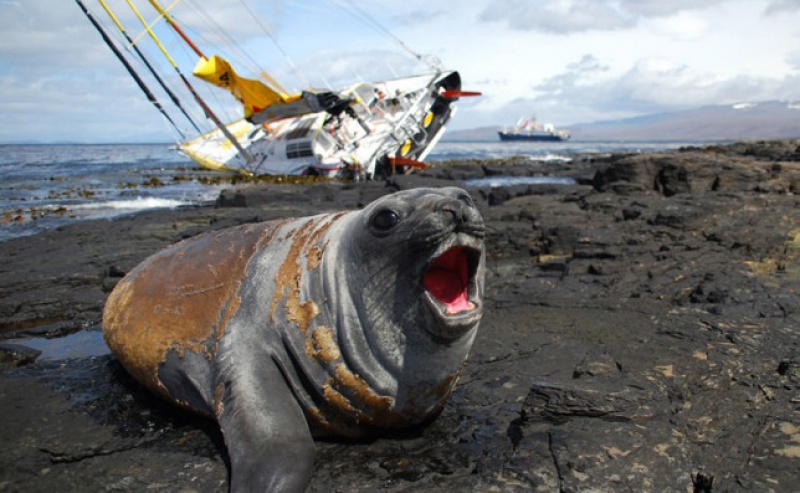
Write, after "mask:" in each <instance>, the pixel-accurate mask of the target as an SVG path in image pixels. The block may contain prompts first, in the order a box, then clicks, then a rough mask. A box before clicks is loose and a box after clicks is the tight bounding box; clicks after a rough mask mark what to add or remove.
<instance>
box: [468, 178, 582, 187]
mask: <svg viewBox="0 0 800 493" xmlns="http://www.w3.org/2000/svg"><path fill="white" fill-rule="evenodd" d="M575 184H577V182H576V181H575V179H574V178H570V177H568V176H489V177H486V178H475V179H472V180H464V186H465V187H467V188H480V187H486V186H488V187H492V188H495V187H509V186H514V185H575Z"/></svg>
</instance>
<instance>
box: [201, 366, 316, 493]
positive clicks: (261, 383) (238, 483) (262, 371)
mask: <svg viewBox="0 0 800 493" xmlns="http://www.w3.org/2000/svg"><path fill="white" fill-rule="evenodd" d="M257 366H259V368H247V369H245V370H244V371H242V372H241V373H240V374H238V375H236V376H234V377H233V378H228V379H225V381H223V382H222V383H221V384H220V385H223V386H224V387H223V388H221V389H220V390H222V392H223V393H222V395H221V396H219V397H218V401H217V406H216V409H217V419H218V420H219V424H220V427H221V428H222V433H223V435H224V436H225V445H226V446H227V449H228V455H229V456H230V461H231V483H230V484H231V488H230V491H231V492H232V493H251V492H262V491H269V492H273V491H274V492H302V491H304V490H305V488H306V486H307V485H308V481H309V479H310V478H311V471H312V469H313V464H314V441H313V439H312V438H311V432H310V431H309V429H308V424H307V423H306V419H305V416H304V415H303V411H302V409H301V408H300V405H299V404H298V403H297V401H296V399H295V398H294V395H293V394H292V392H291V391H290V390H289V388H288V387H287V385H286V382H285V381H284V380H283V377H282V375H281V373H280V371H279V370H278V369H277V367H275V365H274V364H273V363H272V362H271V361H263V362H260V363H259V364H257Z"/></svg>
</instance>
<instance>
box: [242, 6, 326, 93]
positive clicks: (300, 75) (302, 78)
mask: <svg viewBox="0 0 800 493" xmlns="http://www.w3.org/2000/svg"><path fill="white" fill-rule="evenodd" d="M239 3H241V4H242V6H243V7H244V8H245V10H247V12H248V13H249V14H250V16H251V17H252V18H253V20H255V21H256V24H258V26H259V27H260V28H261V30H262V31H263V32H264V34H265V35H266V36H267V37H268V38H269V39H270V41H272V44H273V45H275V48H276V49H277V50H278V51H279V52H280V53H281V55H283V59H284V60H286V63H288V64H289V67H290V68H291V70H292V72H294V75H295V77H297V78H298V79H300V81H301V82H303V83H304V84H305V85H306V86H308V87H311V84H310V82H309V80H308V77H307V76H306V74H305V73H303V72H302V71H301V70H300V69H299V68H297V65H295V64H294V60H292V57H290V56H289V54H288V53H287V52H286V50H284V49H283V46H281V44H280V43H279V42H278V39H277V38H276V37H275V36H274V35H273V34H272V32H271V31H270V30H269V29H268V28H267V26H265V25H264V23H263V22H261V18H260V17H259V16H258V15H257V14H256V13H255V12H253V9H251V8H250V6H249V5H247V2H246V0H239ZM263 75H265V74H264V73H263V71H262V76H263ZM270 79H271V80H273V81H274V79H272V77H271V76H270V77H268V80H270ZM276 87H280V84H279V85H278V86H276ZM282 91H283V92H285V93H288V92H289V91H287V90H285V89H282Z"/></svg>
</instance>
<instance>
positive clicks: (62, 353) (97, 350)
mask: <svg viewBox="0 0 800 493" xmlns="http://www.w3.org/2000/svg"><path fill="white" fill-rule="evenodd" d="M2 342H4V343H9V344H18V345H20V346H25V347H28V348H31V349H35V350H37V351H41V354H40V355H39V356H38V357H37V358H36V359H37V360H38V361H57V360H64V359H76V358H89V357H92V356H104V355H106V354H110V353H111V350H110V349H109V348H108V346H107V345H106V343H105V341H104V340H103V333H102V332H101V331H99V330H79V331H78V332H74V333H72V334H69V335H66V336H63V337H53V338H50V339H48V338H45V337H23V338H19V339H7V340H4V341H2Z"/></svg>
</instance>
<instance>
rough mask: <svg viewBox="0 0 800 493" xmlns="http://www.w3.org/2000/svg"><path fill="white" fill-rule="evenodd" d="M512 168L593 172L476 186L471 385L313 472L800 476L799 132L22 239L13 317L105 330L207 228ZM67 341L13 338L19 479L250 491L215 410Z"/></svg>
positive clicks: (53, 332)
mask: <svg viewBox="0 0 800 493" xmlns="http://www.w3.org/2000/svg"><path fill="white" fill-rule="evenodd" d="M497 175H515V176H521V175H528V176H540V175H549V176H569V177H572V178H574V181H575V182H574V184H571V185H515V186H508V187H496V188H488V187H479V188H473V189H471V192H472V194H473V196H474V197H475V199H476V202H477V203H478V204H479V207H480V208H481V209H482V213H483V215H484V218H485V220H486V222H487V225H488V230H489V236H488V239H487V248H488V262H487V264H488V277H487V295H486V302H487V310H486V315H485V318H484V322H483V323H482V325H481V329H480V333H479V336H478V339H477V341H476V343H475V346H474V349H473V351H472V353H471V356H470V359H469V362H468V364H467V366H466V368H465V371H464V374H463V376H462V378H461V380H460V382H459V386H458V389H457V390H456V392H455V394H454V395H453V397H452V399H451V400H450V401H449V403H448V405H447V406H446V408H445V410H444V412H443V413H442V415H441V416H440V417H439V419H437V420H436V421H435V422H434V423H433V424H431V425H430V426H428V427H427V428H425V429H424V430H421V431H418V432H416V433H413V434H406V435H403V436H396V437H385V438H380V439H376V440H374V441H367V442H358V443H350V442H320V443H319V444H318V447H317V448H318V450H317V461H316V470H315V473H314V476H313V478H312V482H311V486H310V488H309V491H314V492H317V491H318V492H323V491H324V492H330V491H341V492H353V491H363V492H366V491H376V490H377V491H395V492H398V491H409V492H410V491H415V492H416V491H431V492H438V491H441V492H444V491H487V492H489V491H498V492H500V491H502V492H505V491H541V492H553V491H561V492H578V491H614V492H617V491H632V492H633V491H636V492H641V491H690V492H691V491H694V492H723V491H725V492H730V491H732V492H736V491H793V490H796V489H797V487H798V486H797V485H798V470H800V141H775V142H752V143H738V144H733V145H729V146H709V147H698V148H684V149H680V150H678V151H673V152H664V153H644V154H626V155H607V156H597V155H590V156H582V157H579V158H578V159H575V160H574V161H573V162H571V163H534V162H530V161H528V160H526V159H524V158H512V159H508V160H504V161H500V162H468V163H446V164H443V165H439V166H436V167H434V168H432V169H430V170H427V171H426V172H425V173H423V174H417V175H409V176H398V177H396V179H395V180H394V181H393V182H392V183H390V184H384V183H366V184H352V183H333V182H332V183H320V184H316V185H311V186H293V185H270V186H260V187H259V186H249V187H243V188H239V189H231V190H228V191H226V192H223V193H222V194H221V195H220V197H219V199H218V200H217V204H216V205H213V206H212V205H209V206H204V207H191V208H184V209H180V210H173V211H155V212H148V213H143V214H138V215H135V216H130V217H124V218H119V219H117V220H113V221H108V220H102V221H90V222H82V223H77V224H74V225H71V226H66V227H62V228H59V229H57V230H53V231H49V232H46V233H43V234H40V235H37V236H33V237H27V238H19V239H15V240H11V241H7V242H4V243H0V333H1V334H2V336H3V337H4V338H6V339H15V338H16V339H18V338H20V337H23V338H24V337H27V338H44V337H49V338H51V339H50V340H52V341H58V340H67V339H66V336H68V335H75V334H85V335H88V336H89V338H90V339H91V337H92V336H96V335H97V334H96V332H97V331H99V330H100V314H101V311H102V306H103V303H104V301H105V297H106V296H107V293H108V292H109V291H110V290H111V289H112V288H113V286H114V284H115V283H116V282H117V281H118V280H119V279H120V278H121V277H122V276H123V275H124V274H125V273H126V272H127V271H129V270H130V269H131V268H133V266H135V265H136V264H137V263H138V262H140V261H141V260H142V259H144V258H145V257H147V256H148V255H150V254H152V253H154V252H156V251H157V250H159V249H160V248H162V247H164V246H166V245H168V244H169V243H172V242H174V241H177V240H180V239H182V238H186V237H190V236H193V235H196V234H199V233H201V232H203V231H207V230H212V229H219V228H222V227H226V226H231V225H234V224H241V223H246V222H253V221H263V220H267V219H272V218H279V217H286V216H292V215H306V214H312V213H317V212H322V211H330V210H340V209H348V208H358V207H361V206H363V205H364V204H366V203H368V202H370V201H371V200H372V199H374V198H376V197H378V196H381V195H383V194H386V193H391V192H392V191H393V190H396V189H403V188H411V187H418V186H442V185H459V186H461V185H462V184H463V181H464V180H468V179H472V178H482V177H487V176H497ZM95 338H96V337H95ZM76 349H77V350H80V349H81V348H76ZM45 353H46V351H44V352H43V353H41V354H40V352H39V351H38V350H35V349H32V348H30V347H27V346H26V345H25V344H24V341H22V344H20V342H19V341H18V340H17V341H13V342H12V343H9V342H8V341H0V368H2V372H3V373H2V375H0V415H1V416H2V417H3V419H2V426H0V442H1V443H3V445H4V446H3V447H2V449H0V491H20V492H22V491H24V492H31V491H60V492H79V491H80V492H84V491H108V492H117V491H120V492H124V491H137V492H138V491H183V492H219V491H226V490H227V480H228V478H227V467H226V461H227V457H226V454H225V449H224V445H223V444H222V440H221V437H220V433H219V431H218V429H217V428H216V426H215V424H214V423H212V422H209V421H205V420H203V419H200V418H197V417H194V416H192V415H190V414H187V413H184V412H181V411H179V410H176V409H173V408H172V407H170V406H168V405H166V404H164V403H162V402H161V401H159V400H158V399H157V398H155V397H153V396H151V395H149V394H148V393H147V392H145V391H143V390H142V389H141V388H140V387H139V386H138V385H137V384H136V383H135V382H133V381H132V380H131V379H130V378H129V377H128V376H127V375H126V374H125V372H124V371H123V370H122V369H121V367H120V366H119V364H118V363H117V362H116V361H115V360H114V358H113V357H112V356H110V355H107V354H100V355H95V356H86V355H84V356H79V357H71V358H69V359H53V358H48V357H47V355H46V354H45Z"/></svg>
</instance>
